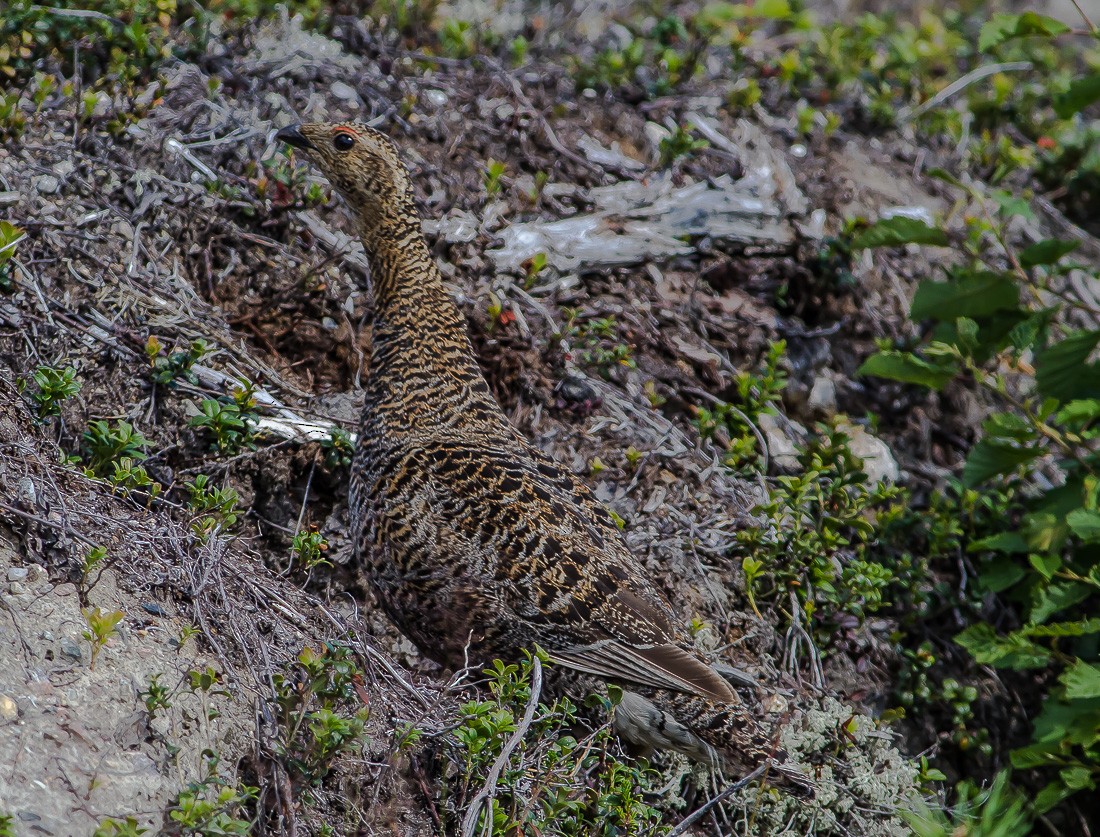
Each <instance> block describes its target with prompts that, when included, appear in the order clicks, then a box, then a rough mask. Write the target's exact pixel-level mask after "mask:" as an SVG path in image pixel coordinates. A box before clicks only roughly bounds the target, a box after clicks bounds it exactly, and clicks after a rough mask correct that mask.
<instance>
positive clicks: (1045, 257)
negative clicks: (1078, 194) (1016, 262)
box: [1020, 76, 1100, 267]
mask: <svg viewBox="0 0 1100 837" xmlns="http://www.w3.org/2000/svg"><path fill="white" fill-rule="evenodd" d="M1097 78H1100V76H1097ZM1080 245H1081V242H1079V241H1064V240H1062V239H1060V238H1048V239H1045V240H1044V241H1040V242H1038V243H1036V244H1032V245H1031V246H1030V247H1027V248H1025V249H1024V250H1022V251H1021V252H1020V264H1022V265H1023V266H1024V267H1035V266H1037V265H1041V264H1042V265H1047V264H1055V263H1056V262H1057V261H1058V260H1059V259H1060V258H1062V256H1064V255H1066V254H1067V253H1072V252H1073V251H1074V250H1076V249H1077V248H1078V247H1079V246H1080Z"/></svg>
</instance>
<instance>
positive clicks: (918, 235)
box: [852, 215, 951, 250]
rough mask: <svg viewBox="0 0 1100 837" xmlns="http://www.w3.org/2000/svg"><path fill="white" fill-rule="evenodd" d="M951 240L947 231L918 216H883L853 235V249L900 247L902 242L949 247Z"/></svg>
mask: <svg viewBox="0 0 1100 837" xmlns="http://www.w3.org/2000/svg"><path fill="white" fill-rule="evenodd" d="M950 243H951V241H950V240H949V239H948V238H947V233H945V232H944V231H943V230H938V229H936V228H935V227H930V226H928V225H927V224H926V223H924V221H919V220H917V219H916V218H906V217H904V216H902V215H895V216H894V217H893V218H883V219H881V220H879V221H876V222H875V223H873V224H871V226H869V227H867V228H866V229H862V230H860V231H859V232H857V233H856V234H855V235H853V236H852V249H853V250H867V249H869V248H872V247H898V246H900V245H902V244H932V245H935V246H937V247H947V246H948V245H949V244H950Z"/></svg>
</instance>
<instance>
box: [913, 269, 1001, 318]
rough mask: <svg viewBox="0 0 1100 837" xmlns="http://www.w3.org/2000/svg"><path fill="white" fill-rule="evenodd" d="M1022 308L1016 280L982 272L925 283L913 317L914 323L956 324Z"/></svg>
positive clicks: (916, 299)
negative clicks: (966, 318) (959, 320)
mask: <svg viewBox="0 0 1100 837" xmlns="http://www.w3.org/2000/svg"><path fill="white" fill-rule="evenodd" d="M1019 305H1020V289H1019V286H1018V285H1017V284H1016V282H1015V280H1013V279H1012V278H1010V277H1007V276H1005V275H1004V274H1001V273H995V272H993V271H980V272H976V273H972V274H970V275H968V276H964V277H961V278H958V279H952V280H950V281H948V282H921V283H920V285H919V286H918V287H917V292H916V293H915V294H914V295H913V305H912V307H911V308H910V310H909V315H910V316H911V317H912V318H913V319H914V320H927V319H937V320H953V319H955V318H956V317H985V316H988V315H989V314H992V313H994V312H996V311H1012V310H1015V309H1017V308H1018V307H1019Z"/></svg>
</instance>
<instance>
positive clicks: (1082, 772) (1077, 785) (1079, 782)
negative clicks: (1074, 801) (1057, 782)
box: [1058, 764, 1096, 791]
mask: <svg viewBox="0 0 1100 837" xmlns="http://www.w3.org/2000/svg"><path fill="white" fill-rule="evenodd" d="M1058 776H1059V777H1060V778H1061V780H1062V782H1063V783H1064V784H1065V786H1066V787H1067V788H1069V789H1070V790H1075V791H1079V790H1084V789H1085V788H1090V789H1091V788H1094V787H1096V782H1094V781H1093V779H1092V770H1091V769H1090V768H1088V767H1085V766H1084V765H1080V764H1079V765H1074V766H1073V767H1067V768H1065V769H1064V770H1060V771H1059V772H1058Z"/></svg>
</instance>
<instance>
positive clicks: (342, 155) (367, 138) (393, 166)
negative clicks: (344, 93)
mask: <svg viewBox="0 0 1100 837" xmlns="http://www.w3.org/2000/svg"><path fill="white" fill-rule="evenodd" d="M275 139H277V140H281V141H282V142H285V143H287V144H288V145H291V146H294V147H295V148H300V149H302V150H303V151H305V152H306V153H307V155H308V156H309V157H310V158H311V159H312V160H313V161H314V162H315V163H316V164H317V166H318V168H320V169H321V171H322V173H323V174H324V175H325V177H327V178H328V181H329V183H331V184H332V185H333V186H334V187H336V189H337V190H339V192H340V193H341V194H342V195H343V196H344V198H345V199H346V200H347V201H348V203H349V204H351V206H352V207H353V208H354V209H355V210H356V211H357V212H358V213H359V216H360V221H361V223H362V224H363V225H364V226H365V227H367V228H377V227H378V226H381V225H382V224H383V223H384V222H385V221H386V220H387V219H388V218H391V217H396V216H397V215H400V214H402V213H407V212H410V211H412V207H413V203H412V180H411V178H410V177H409V171H408V169H406V168H405V164H404V163H402V162H401V158H400V156H399V155H398V153H397V147H396V146H395V145H394V144H393V142H392V141H391V140H390V138H389V137H387V136H385V135H384V134H382V133H380V132H379V131H376V130H375V129H374V128H369V127H367V126H366V125H364V124H362V123H361V122H338V123H327V122H313V123H308V124H305V125H292V126H290V127H287V128H283V129H282V130H280V131H279V132H278V133H276V134H275Z"/></svg>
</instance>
